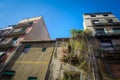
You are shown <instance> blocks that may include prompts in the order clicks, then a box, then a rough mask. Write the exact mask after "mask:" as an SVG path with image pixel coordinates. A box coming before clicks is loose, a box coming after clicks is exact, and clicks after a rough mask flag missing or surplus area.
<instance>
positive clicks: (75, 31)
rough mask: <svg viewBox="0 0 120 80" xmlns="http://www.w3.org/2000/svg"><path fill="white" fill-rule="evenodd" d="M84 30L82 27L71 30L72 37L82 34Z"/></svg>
mask: <svg viewBox="0 0 120 80" xmlns="http://www.w3.org/2000/svg"><path fill="white" fill-rule="evenodd" d="M82 32H83V30H80V29H72V30H71V31H70V33H71V35H72V37H76V36H77V35H78V34H81V33H82Z"/></svg>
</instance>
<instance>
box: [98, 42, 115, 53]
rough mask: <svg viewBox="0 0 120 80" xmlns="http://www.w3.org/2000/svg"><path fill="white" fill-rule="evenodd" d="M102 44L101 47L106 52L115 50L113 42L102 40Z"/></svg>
mask: <svg viewBox="0 0 120 80" xmlns="http://www.w3.org/2000/svg"><path fill="white" fill-rule="evenodd" d="M100 42H101V43H100V45H101V47H102V48H104V49H105V50H107V51H113V50H114V47H113V45H112V42H111V40H101V41H100Z"/></svg>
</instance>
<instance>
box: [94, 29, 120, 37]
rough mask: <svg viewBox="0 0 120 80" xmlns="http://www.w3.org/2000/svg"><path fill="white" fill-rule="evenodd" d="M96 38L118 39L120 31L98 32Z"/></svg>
mask: <svg viewBox="0 0 120 80" xmlns="http://www.w3.org/2000/svg"><path fill="white" fill-rule="evenodd" d="M95 36H96V37H111V38H112V37H113V38H116V37H120V30H113V32H105V31H96V32H95Z"/></svg>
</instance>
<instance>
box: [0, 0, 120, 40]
mask: <svg viewBox="0 0 120 80" xmlns="http://www.w3.org/2000/svg"><path fill="white" fill-rule="evenodd" d="M92 12H112V13H113V14H114V15H116V16H117V17H118V18H119V19H120V0H0V28H4V27H6V26H7V25H12V24H16V23H18V21H20V20H21V19H25V18H29V17H36V16H43V17H44V20H45V24H46V26H47V29H48V31H49V34H50V36H51V39H55V38H59V37H69V36H70V30H71V29H72V28H76V29H83V16H82V15H83V14H84V13H92Z"/></svg>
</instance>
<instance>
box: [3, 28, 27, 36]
mask: <svg viewBox="0 0 120 80" xmlns="http://www.w3.org/2000/svg"><path fill="white" fill-rule="evenodd" d="M25 30H26V27H24V28H19V29H14V30H13V31H11V32H9V33H4V34H3V36H19V35H22V34H25Z"/></svg>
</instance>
